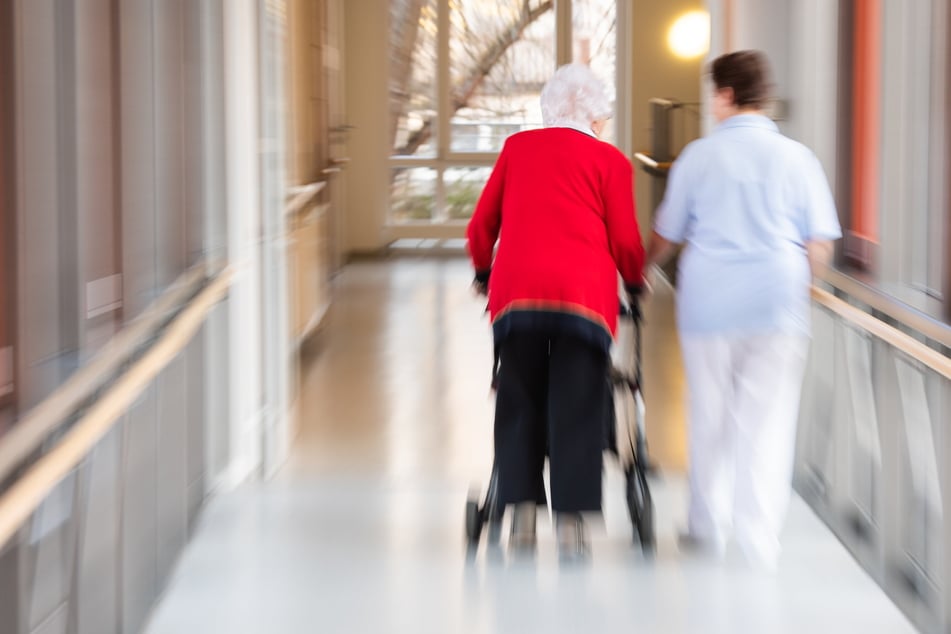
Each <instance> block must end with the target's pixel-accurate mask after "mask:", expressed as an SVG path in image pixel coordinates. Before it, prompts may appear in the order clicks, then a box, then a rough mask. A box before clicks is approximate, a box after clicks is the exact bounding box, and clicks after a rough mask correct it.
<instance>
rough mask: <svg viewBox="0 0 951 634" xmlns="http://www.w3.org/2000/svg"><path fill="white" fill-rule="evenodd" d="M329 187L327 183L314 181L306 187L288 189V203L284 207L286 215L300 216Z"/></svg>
mask: <svg viewBox="0 0 951 634" xmlns="http://www.w3.org/2000/svg"><path fill="white" fill-rule="evenodd" d="M326 186H327V181H314V182H313V183H308V184H306V185H299V186H297V187H291V188H289V189H288V201H287V204H286V205H285V206H284V213H285V214H286V215H288V216H293V215H294V214H298V213H300V212H301V211H303V210H304V209H306V208H307V207H308V206H309V205H310V202H311V201H312V200H314V199H315V198H316V197H317V195H318V194H319V193H320V192H321V191H323V189H324V188H325V187H326Z"/></svg>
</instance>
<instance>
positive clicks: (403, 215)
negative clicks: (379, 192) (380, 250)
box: [390, 167, 439, 222]
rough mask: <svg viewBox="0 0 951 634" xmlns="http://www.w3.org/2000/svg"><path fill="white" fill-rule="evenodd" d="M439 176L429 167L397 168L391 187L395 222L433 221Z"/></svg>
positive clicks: (391, 202) (392, 216)
mask: <svg viewBox="0 0 951 634" xmlns="http://www.w3.org/2000/svg"><path fill="white" fill-rule="evenodd" d="M438 178H439V174H438V172H437V171H436V170H434V169H431V168H428V167H409V168H397V169H394V170H393V180H392V183H391V185H390V213H391V218H392V220H393V221H394V222H411V221H414V220H432V218H433V215H434V213H433V212H434V211H435V209H436V181H437V179H438Z"/></svg>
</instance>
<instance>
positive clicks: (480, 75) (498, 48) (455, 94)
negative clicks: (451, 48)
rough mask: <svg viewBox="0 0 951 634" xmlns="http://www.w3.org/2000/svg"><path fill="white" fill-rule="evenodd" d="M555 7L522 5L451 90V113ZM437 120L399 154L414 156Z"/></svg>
mask: <svg viewBox="0 0 951 634" xmlns="http://www.w3.org/2000/svg"><path fill="white" fill-rule="evenodd" d="M553 6H554V2H553V0H546V1H545V2H542V3H540V4H539V5H538V6H536V7H535V8H534V9H533V8H531V2H530V0H525V2H524V3H523V4H522V11H521V13H520V14H519V16H518V17H517V18H516V19H515V21H514V22H512V24H510V25H509V26H508V27H507V28H505V29H503V30H502V32H501V33H499V35H498V36H497V37H496V38H495V40H494V41H492V43H491V44H490V45H489V47H488V48H487V49H486V50H485V52H484V53H482V55H481V57H480V58H479V59H478V60H476V63H475V64H474V65H473V67H472V68H471V69H470V70H469V72H468V73H467V74H466V78H465V79H464V80H463V81H462V82H461V83H460V84H459V86H458V87H457V88H455V89H453V91H452V95H451V104H452V113H451V114H455V113H456V112H458V111H459V110H461V109H462V108H464V107H466V106H467V105H468V104H469V100H470V99H472V97H473V95H475V93H476V91H478V89H479V87H480V86H482V84H483V83H484V82H485V79H486V77H488V76H489V73H491V72H492V69H493V68H494V67H495V65H496V64H498V62H499V60H501V59H502V58H503V56H504V55H505V53H506V52H507V51H508V50H509V49H510V48H511V47H512V45H513V44H515V43H516V42H517V41H518V40H519V39H520V38H521V37H522V34H523V33H524V32H525V29H527V28H528V27H529V26H530V25H531V24H532V23H533V22H535V21H536V20H537V19H538V18H540V17H541V16H543V15H545V13H547V12H548V11H550V10H551V9H552V7H553ZM434 125H435V118H434V117H430V118H428V119H426V121H424V122H423V125H422V127H420V128H419V129H418V130H416V131H415V132H413V133H412V134H411V135H410V137H409V139H408V140H407V141H406V144H405V145H403V147H401V148H398V149H397V150H396V153H397V154H400V155H404V156H406V155H412V154H415V153H416V151H417V150H418V149H419V148H420V146H421V145H423V144H424V143H426V142H427V141H428V140H429V139H430V137H432V134H433V126H434Z"/></svg>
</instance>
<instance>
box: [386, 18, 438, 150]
mask: <svg viewBox="0 0 951 634" xmlns="http://www.w3.org/2000/svg"><path fill="white" fill-rule="evenodd" d="M436 1H437V0H391V2H390V25H391V28H390V131H391V132H390V134H391V137H392V138H391V144H390V147H391V148H392V151H393V154H395V155H402V156H424V157H430V156H434V155H435V154H436V127H437V126H436V103H437V101H436V76H437V73H436Z"/></svg>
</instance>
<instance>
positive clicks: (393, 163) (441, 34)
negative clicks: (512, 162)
mask: <svg viewBox="0 0 951 634" xmlns="http://www.w3.org/2000/svg"><path fill="white" fill-rule="evenodd" d="M627 4H628V3H626V2H624V0H615V6H616V16H617V18H616V22H617V26H616V28H615V37H616V44H615V50H616V55H617V59H616V62H615V87H616V94H615V96H614V97H615V105H616V107H615V110H616V122H617V123H616V126H617V127H616V131H617V147H618V148H619V149H620V150H621V151H622V152H624V153H625V155H628V156H629V155H630V130H631V123H630V122H631V119H630V117H631V114H630V108H629V105H630V103H629V102H630V97H629V95H630V79H629V73H628V72H627V70H628V69H629V68H630V59H629V58H630V46H629V40H630V38H629V37H628V33H627V28H626V27H627V25H628V24H629V19H628V18H629V11H630V9H629V7H628V6H627ZM436 8H437V22H436V24H437V33H436V63H437V66H436V112H437V115H436V154H435V156H430V157H413V156H399V155H393V154H392V148H389V150H388V151H389V152H390V154H389V156H388V157H387V166H388V168H389V172H390V173H392V172H393V170H395V169H409V168H414V167H419V168H429V169H433V170H435V171H436V192H435V208H434V214H433V216H432V217H431V218H430V219H428V220H413V221H396V220H394V218H393V208H392V205H391V204H389V203H388V204H387V211H386V229H387V232H388V235H389V237H390V238H392V239H404V238H405V239H453V238H461V237H463V235H464V232H465V227H466V225H467V224H468V221H464V220H452V219H450V218H449V208H448V205H447V204H446V186H445V173H446V171H447V170H450V169H453V168H466V167H472V168H476V167H492V166H493V165H495V162H496V160H497V159H498V155H499V153H498V152H460V151H453V150H452V139H451V136H450V135H451V127H452V116H451V113H452V103H451V97H450V86H451V67H450V63H451V60H450V49H451V41H450V38H451V19H450V18H451V15H450V10H451V9H450V0H436ZM573 9H574V6H573V0H554V6H553V8H552V10H553V11H554V15H555V67H556V68H557V67H559V66H561V65H563V64H567V63H569V62H571V60H572V58H573V53H574V50H573V49H574V42H573V33H572V22H573V16H574V11H573ZM554 70H555V69H554V68H553V69H552V71H554ZM388 200H389V196H388Z"/></svg>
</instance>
